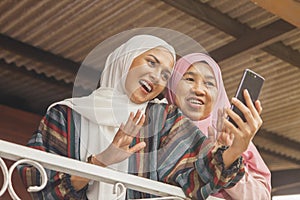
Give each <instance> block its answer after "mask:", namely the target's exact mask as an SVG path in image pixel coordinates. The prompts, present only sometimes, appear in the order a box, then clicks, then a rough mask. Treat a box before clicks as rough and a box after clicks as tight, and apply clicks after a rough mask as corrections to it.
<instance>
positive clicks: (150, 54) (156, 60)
mask: <svg viewBox="0 0 300 200" xmlns="http://www.w3.org/2000/svg"><path fill="white" fill-rule="evenodd" d="M148 56H151V57H152V58H153V59H154V60H155V61H156V62H157V63H158V64H160V61H159V60H158V59H157V58H156V57H155V56H154V55H152V54H149V55H148Z"/></svg>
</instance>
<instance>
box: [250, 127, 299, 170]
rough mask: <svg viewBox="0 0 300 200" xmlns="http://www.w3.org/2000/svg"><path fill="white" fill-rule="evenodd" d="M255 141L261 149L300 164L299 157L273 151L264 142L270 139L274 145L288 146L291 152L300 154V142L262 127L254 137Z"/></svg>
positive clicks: (269, 141)
mask: <svg viewBox="0 0 300 200" xmlns="http://www.w3.org/2000/svg"><path fill="white" fill-rule="evenodd" d="M253 141H254V143H255V144H256V146H257V148H258V149H259V150H260V151H264V152H266V153H268V154H271V155H273V156H275V157H278V158H280V159H284V160H288V161H289V162H292V163H295V164H297V165H300V159H297V158H296V157H290V156H289V154H288V153H285V152H275V151H273V150H272V151H271V150H270V149H269V148H267V147H266V146H265V143H264V141H268V143H271V144H273V145H274V146H278V147H286V148H288V151H289V152H294V153H295V154H294V155H299V154H300V143H299V142H296V141H293V140H290V139H288V138H286V137H283V136H281V135H279V134H277V133H274V132H271V131H267V130H265V129H260V130H259V132H258V133H257V134H256V136H255V137H254V139H253ZM298 158H299V157H298Z"/></svg>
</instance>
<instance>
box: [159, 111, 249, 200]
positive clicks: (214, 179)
mask: <svg viewBox="0 0 300 200" xmlns="http://www.w3.org/2000/svg"><path fill="white" fill-rule="evenodd" d="M169 109H171V110H169V111H168V113H169V114H168V115H167V119H166V121H165V125H166V126H165V127H164V128H163V129H162V130H163V131H162V132H161V133H160V135H161V137H160V144H159V148H158V170H157V173H158V177H159V178H158V179H159V180H160V181H163V182H166V183H170V184H173V185H177V186H179V187H181V188H182V189H183V191H184V192H185V194H186V196H187V197H189V198H191V199H198V200H199V199H206V198H207V197H208V196H209V195H210V194H213V193H216V192H218V191H219V190H221V189H224V188H229V187H232V186H234V185H235V184H236V183H237V182H238V181H239V180H240V179H241V178H242V177H243V176H244V165H243V159H242V157H240V158H239V159H237V160H236V161H235V162H234V163H233V164H232V165H231V166H230V167H229V168H228V169H225V167H224V162H223V156H222V154H223V152H224V151H225V150H226V147H222V146H216V145H215V144H212V143H210V141H209V140H208V139H207V137H206V136H205V135H204V134H202V132H201V131H200V130H199V129H198V128H197V127H196V126H195V125H194V123H193V122H192V121H190V120H189V119H187V118H185V117H183V116H182V113H181V112H180V111H179V110H178V109H175V110H174V109H173V108H172V107H170V108H169ZM168 118H170V119H172V120H171V121H169V120H168ZM169 123H171V124H172V126H170V124H169ZM167 127H170V129H168V128H167Z"/></svg>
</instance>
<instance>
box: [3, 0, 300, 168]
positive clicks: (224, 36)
mask: <svg viewBox="0 0 300 200" xmlns="http://www.w3.org/2000/svg"><path fill="white" fill-rule="evenodd" d="M172 3H174V4H175V3H180V5H181V6H185V5H186V4H189V3H191V5H195V4H197V6H195V10H197V9H198V13H197V12H196V14H190V13H187V11H184V9H180V8H178V7H176V6H172ZM172 3H170V2H169V1H167V0H166V1H158V0H155V1H152V0H143V1H141V0H122V1H120V0H101V1H94V0H86V1H73V0H64V1H56V0H54V1H53V0H43V1H35V0H23V1H11V0H3V1H0V32H1V36H0V39H1V38H2V39H3V40H9V44H14V45H15V47H17V48H15V49H11V48H9V47H7V46H6V47H4V46H0V66H1V68H0V83H1V85H0V92H1V98H2V102H7V101H6V100H5V99H9V98H10V97H13V98H16V99H17V98H20V99H22V100H23V103H24V106H27V107H26V109H28V110H31V111H34V112H39V113H43V111H44V109H45V108H46V107H47V106H48V104H49V103H51V102H53V101H56V100H60V99H62V98H67V97H70V95H71V94H72V84H73V83H74V80H75V76H76V71H77V70H78V69H79V67H80V64H81V63H82V62H83V61H84V59H85V57H86V56H87V55H88V54H89V53H90V51H91V50H92V49H94V48H95V47H96V46H97V45H98V44H100V43H101V42H103V41H104V40H105V39H107V38H109V37H111V36H113V35H115V34H118V33H120V32H122V31H126V30H130V29H133V28H142V27H162V28H168V29H172V30H174V31H178V32H180V33H183V34H186V35H188V36H189V37H191V38H193V39H194V40H196V41H198V42H199V44H201V45H202V46H203V47H204V49H205V50H207V51H208V52H209V53H211V55H214V52H215V51H218V50H219V49H221V48H222V49H225V50H224V54H227V53H228V52H227V51H230V50H232V49H233V47H230V45H235V44H233V43H234V42H235V41H236V39H239V41H240V44H241V45H244V46H246V45H247V43H249V44H250V43H251V42H254V39H255V37H260V35H255V34H256V33H257V32H255V30H261V29H262V28H264V27H266V26H271V28H270V29H271V31H272V30H273V31H277V29H278V27H279V28H280V27H281V26H276V24H275V25H274V22H278V21H279V20H280V18H279V17H278V16H275V15H273V14H271V13H269V12H268V11H266V10H264V9H262V8H260V7H258V6H257V5H255V4H254V3H252V2H251V1H250V0H240V1H236V0H224V1H219V0H198V1H185V2H180V1H173V2H172ZM205 6H209V8H212V9H213V10H214V12H215V13H212V12H211V11H208V10H209V9H207V7H205ZM189 9H191V8H189ZM201 9H207V10H205V12H204V10H201ZM299 13H300V12H299ZM213 16H223V17H224V19H225V20H226V19H230V20H234V25H233V24H228V25H230V26H232V27H234V26H240V27H241V29H240V30H239V29H238V28H237V29H235V30H232V32H233V33H234V35H230V33H229V32H228V29H226V25H224V27H225V28H224V27H222V25H220V24H218V22H217V21H214V20H216V19H214V18H213ZM214 22H215V23H214ZM284 23H287V22H284V21H282V23H281V25H282V24H284ZM277 25H278V24H277ZM274 27H275V28H274ZM227 28H228V27H227ZM276 28H277V29H276ZM233 29H234V28H233ZM243 31H244V32H243ZM249 32H251V33H253V34H254V35H253V38H251V39H252V40H253V41H245V40H243V36H244V35H243V33H249ZM239 35H241V36H239ZM249 35H250V34H249ZM249 35H248V38H249V37H250V36H249ZM6 37H8V38H10V39H7V38H6ZM179 42H180V41H178V43H179ZM0 45H1V44H0ZM106 45H107V48H109V44H106ZM111 45H112V46H113V44H111ZM272 45H273V46H272ZM178 46H180V45H178ZM270 46H271V47H272V48H271V49H272V52H271V51H270V50H268V48H266V47H270ZM278 46H279V47H280V48H279V47H278ZM30 47H34V48H33V49H31V48H30ZM22 48H23V49H29V50H30V52H31V53H27V54H26V52H24V51H23V52H22ZM235 48H238V47H235ZM226 49H227V50H226ZM299 51H300V30H299V28H296V27H295V28H294V29H291V30H289V31H287V32H286V33H282V34H280V35H279V36H276V37H273V38H269V39H267V40H266V41H264V42H261V43H259V44H255V45H254V46H253V47H252V46H250V47H248V48H246V49H241V51H240V52H238V53H237V54H235V55H234V56H230V55H229V56H225V58H224V59H221V60H219V64H220V67H221V69H222V73H223V78H224V83H225V86H226V89H227V92H228V96H229V97H231V96H233V95H234V93H235V90H236V88H237V84H238V82H239V79H240V78H241V74H242V71H243V70H244V69H245V68H250V69H253V70H254V71H256V72H258V73H260V74H262V75H263V76H264V77H265V79H266V82H265V85H264V87H263V91H262V94H261V98H260V99H261V101H262V105H263V113H262V117H263V120H264V124H263V127H262V129H263V132H262V133H261V134H258V136H256V138H255V143H256V144H257V146H258V148H259V149H260V150H261V151H262V155H263V156H264V158H265V159H266V162H267V164H268V166H269V167H270V169H271V170H279V169H280V170H281V169H288V168H299V167H300V157H299V156H298V154H299V153H300V149H299V147H300V146H299V147H295V145H292V146H291V147H289V146H287V144H288V143H289V141H293V142H297V143H296V144H299V143H300V136H299V133H300V114H299V113H300V106H299V103H300V100H299V99H300V87H299V80H300V69H299V66H300V63H299V62H298V61H299V56H297V55H300V52H299ZM34 52H38V53H40V54H39V55H42V56H43V57H40V56H36V54H35V53H34ZM270 52H271V53H270ZM281 55H284V56H285V57H282V56H281ZM295 57H298V60H297V58H295ZM49 58H55V59H56V58H57V59H58V61H57V62H56V61H55V62H53V61H52V59H49ZM95 62H96V61H95ZM56 63H60V64H61V63H66V65H67V66H64V64H61V65H56ZM88 85H89V83H86V86H88ZM3 99H4V100H3ZM19 102H20V101H19ZM15 104H17V103H15ZM19 107H22V106H21V105H19ZM24 108H25V107H24ZM267 132H269V133H270V135H271V136H274V137H277V136H279V137H280V138H281V139H282V140H284V141H285V142H284V143H283V144H282V145H279V144H278V143H277V140H275V139H274V140H272V138H271V139H270V138H269V137H267V136H266V134H267ZM275 158H277V159H275ZM283 165H285V166H286V167H285V166H283Z"/></svg>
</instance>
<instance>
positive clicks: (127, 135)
mask: <svg viewBox="0 0 300 200" xmlns="http://www.w3.org/2000/svg"><path fill="white" fill-rule="evenodd" d="M144 122H145V115H144V114H142V112H141V111H140V110H138V111H137V112H136V114H135V115H134V113H132V112H131V113H130V115H129V117H128V120H127V122H126V123H125V124H123V123H122V124H121V126H120V128H119V130H118V132H117V133H116V135H115V137H114V139H113V141H112V143H111V144H110V145H109V146H108V148H107V149H105V150H104V151H103V152H101V153H99V154H97V155H95V156H94V157H95V158H96V161H95V162H93V163H94V164H97V165H100V166H108V165H111V164H114V163H118V162H121V161H123V160H125V159H127V158H128V157H129V156H131V155H132V154H133V153H135V152H137V151H140V150H141V149H143V148H144V147H145V146H146V143H145V142H140V143H137V144H136V145H134V146H133V147H130V144H131V142H132V140H133V138H134V137H135V136H136V134H137V133H138V132H139V130H140V129H141V127H142V126H143V124H144Z"/></svg>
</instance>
